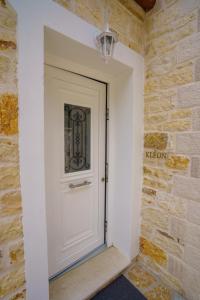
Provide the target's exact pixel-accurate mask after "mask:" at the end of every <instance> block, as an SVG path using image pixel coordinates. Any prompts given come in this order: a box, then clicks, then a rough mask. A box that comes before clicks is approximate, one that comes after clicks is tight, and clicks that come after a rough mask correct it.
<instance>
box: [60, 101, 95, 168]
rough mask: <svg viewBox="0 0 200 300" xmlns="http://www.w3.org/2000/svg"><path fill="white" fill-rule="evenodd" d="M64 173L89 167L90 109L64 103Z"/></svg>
mask: <svg viewBox="0 0 200 300" xmlns="http://www.w3.org/2000/svg"><path fill="white" fill-rule="evenodd" d="M64 127H65V128H64V129H65V132H64V147H65V149H64V153H65V173H72V172H77V171H84V170H88V169H90V139H91V133H90V131H91V109H90V108H88V107H82V106H77V105H71V104H66V103H65V104H64Z"/></svg>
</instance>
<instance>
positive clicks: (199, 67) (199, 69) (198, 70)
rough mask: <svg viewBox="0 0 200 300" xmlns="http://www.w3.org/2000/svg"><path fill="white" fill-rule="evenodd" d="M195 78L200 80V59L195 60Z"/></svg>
mask: <svg viewBox="0 0 200 300" xmlns="http://www.w3.org/2000/svg"><path fill="white" fill-rule="evenodd" d="M194 67H195V68H194V78H195V81H199V80H200V59H196V60H195V65H194Z"/></svg>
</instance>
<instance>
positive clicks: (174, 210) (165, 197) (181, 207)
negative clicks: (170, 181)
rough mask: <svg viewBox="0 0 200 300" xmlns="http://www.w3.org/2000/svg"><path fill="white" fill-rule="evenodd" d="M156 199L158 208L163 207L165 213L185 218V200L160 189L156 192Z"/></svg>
mask: <svg viewBox="0 0 200 300" xmlns="http://www.w3.org/2000/svg"><path fill="white" fill-rule="evenodd" d="M156 200H157V203H158V206H159V208H161V209H163V210H164V211H165V213H168V214H169V215H171V216H176V217H179V218H184V219H185V218H186V215H187V200H185V199H182V198H179V197H175V196H174V195H172V194H169V193H165V192H160V191H159V192H157V196H156Z"/></svg>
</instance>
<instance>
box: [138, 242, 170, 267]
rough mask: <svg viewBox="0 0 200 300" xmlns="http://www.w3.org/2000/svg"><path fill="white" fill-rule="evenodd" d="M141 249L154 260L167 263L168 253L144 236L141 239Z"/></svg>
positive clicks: (163, 263)
mask: <svg viewBox="0 0 200 300" xmlns="http://www.w3.org/2000/svg"><path fill="white" fill-rule="evenodd" d="M140 250H141V252H142V254H143V255H145V256H149V257H150V258H151V259H152V260H153V261H154V262H156V263H158V264H159V265H166V264H167V255H166V253H165V252H164V251H163V250H162V249H160V248H159V247H158V246H156V245H155V244H153V243H152V242H151V241H148V240H146V239H144V238H141V239H140Z"/></svg>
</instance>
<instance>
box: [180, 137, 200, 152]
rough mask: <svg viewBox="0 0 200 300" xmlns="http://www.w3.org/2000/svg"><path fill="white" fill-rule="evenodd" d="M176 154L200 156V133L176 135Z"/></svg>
mask: <svg viewBox="0 0 200 300" xmlns="http://www.w3.org/2000/svg"><path fill="white" fill-rule="evenodd" d="M176 153H179V154H191V155H199V153H200V133H199V132H195V133H179V134H177V135H176Z"/></svg>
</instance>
